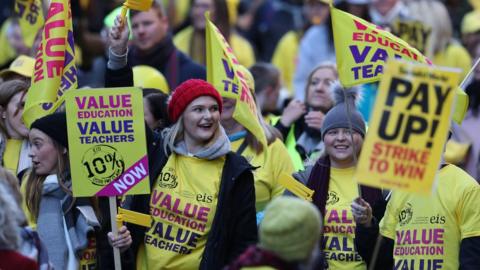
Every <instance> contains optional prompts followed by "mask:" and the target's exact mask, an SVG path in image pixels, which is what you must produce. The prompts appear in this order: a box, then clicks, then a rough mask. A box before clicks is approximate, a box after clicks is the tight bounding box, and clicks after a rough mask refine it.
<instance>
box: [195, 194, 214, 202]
mask: <svg viewBox="0 0 480 270" xmlns="http://www.w3.org/2000/svg"><path fill="white" fill-rule="evenodd" d="M196 199H197V202H203V203H212V202H213V196H212V195H210V194H207V193H203V194H197V196H196Z"/></svg>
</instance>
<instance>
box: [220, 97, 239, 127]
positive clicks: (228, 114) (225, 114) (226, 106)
mask: <svg viewBox="0 0 480 270" xmlns="http://www.w3.org/2000/svg"><path fill="white" fill-rule="evenodd" d="M236 104H237V100H235V99H233V98H223V105H222V115H221V116H220V117H221V119H222V122H223V121H228V120H231V119H233V113H234V112H235V105H236Z"/></svg>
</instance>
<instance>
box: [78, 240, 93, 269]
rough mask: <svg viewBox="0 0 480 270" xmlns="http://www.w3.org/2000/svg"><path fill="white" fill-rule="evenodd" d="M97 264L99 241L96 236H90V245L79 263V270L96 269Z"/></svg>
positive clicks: (83, 252)
mask: <svg viewBox="0 0 480 270" xmlns="http://www.w3.org/2000/svg"><path fill="white" fill-rule="evenodd" d="M96 264H97V239H96V238H95V234H93V233H92V234H90V235H89V236H88V244H87V247H86V248H85V250H83V251H82V255H81V256H80V260H79V263H78V269H79V270H90V269H95V266H96Z"/></svg>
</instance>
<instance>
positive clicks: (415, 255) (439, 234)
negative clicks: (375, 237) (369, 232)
mask: <svg viewBox="0 0 480 270" xmlns="http://www.w3.org/2000/svg"><path fill="white" fill-rule="evenodd" d="M437 177H438V183H437V188H436V189H435V190H434V192H433V194H432V195H430V196H421V195H417V194H413V193H406V192H401V191H395V192H393V193H392V197H391V199H390V201H389V202H388V204H387V209H386V211H385V216H384V217H383V219H382V221H381V222H380V233H381V234H382V235H383V236H385V237H388V238H390V239H393V240H394V241H395V244H394V248H393V257H394V260H395V269H458V267H459V260H458V259H459V258H458V256H459V250H460V242H461V240H462V239H464V238H468V237H474V236H480V225H479V224H480V211H478V206H479V205H480V186H479V185H478V183H477V182H476V181H475V180H474V179H473V178H472V177H471V176H469V175H468V174H467V173H466V172H464V171H463V170H461V169H460V168H458V167H456V166H455V165H448V166H446V167H444V168H443V169H441V170H440V172H439V174H438V176H437Z"/></svg>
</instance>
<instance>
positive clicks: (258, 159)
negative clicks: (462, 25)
mask: <svg viewBox="0 0 480 270" xmlns="http://www.w3.org/2000/svg"><path fill="white" fill-rule="evenodd" d="M243 71H244V72H245V73H246V75H247V76H246V77H247V84H248V85H249V87H250V90H251V91H253V92H254V90H255V88H254V87H255V85H260V83H259V82H258V83H257V81H255V82H252V80H253V77H252V76H251V74H250V73H249V71H248V70H246V69H244V70H243ZM263 87H266V86H265V85H264V86H263ZM261 91H267V90H266V89H262V90H261ZM276 91H278V89H276ZM277 98H278V96H277ZM274 102H275V101H274ZM223 103H224V106H223V111H222V115H221V120H222V126H223V127H224V128H225V131H226V132H227V134H228V137H229V139H230V142H231V144H232V151H235V152H236V153H238V154H240V155H242V156H244V157H245V158H246V159H247V160H248V161H249V162H250V164H252V166H254V167H257V169H256V170H255V171H254V180H255V198H256V204H255V206H256V210H257V212H260V211H263V209H264V208H265V206H266V205H267V203H268V202H270V201H271V200H272V199H273V198H275V197H277V196H280V195H281V194H283V192H284V191H285V188H284V187H283V186H281V185H280V184H279V183H278V179H279V178H280V175H281V174H282V173H287V174H292V173H293V172H294V168H293V163H292V160H291V158H290V156H289V154H288V151H287V149H286V148H285V146H284V145H283V143H282V141H281V140H280V139H279V134H278V132H277V131H276V130H275V129H274V128H273V127H271V126H269V125H267V124H266V123H265V122H264V121H263V118H262V117H261V116H260V117H258V119H259V122H260V123H261V125H262V127H263V130H264V133H265V135H266V136H267V143H268V147H267V149H264V147H263V146H262V144H261V143H260V141H259V140H258V139H257V138H256V137H255V135H254V134H252V133H250V132H249V131H248V130H247V129H246V128H245V127H244V126H242V125H241V124H240V123H239V122H237V121H236V120H235V119H234V118H233V113H234V111H235V107H236V100H234V99H229V98H224V99H223Z"/></svg>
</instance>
